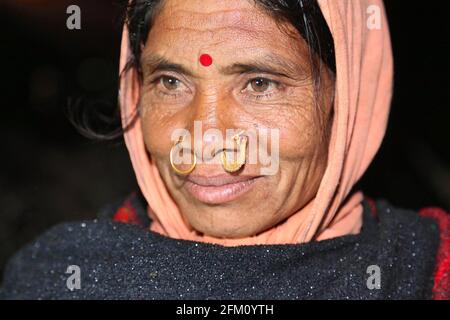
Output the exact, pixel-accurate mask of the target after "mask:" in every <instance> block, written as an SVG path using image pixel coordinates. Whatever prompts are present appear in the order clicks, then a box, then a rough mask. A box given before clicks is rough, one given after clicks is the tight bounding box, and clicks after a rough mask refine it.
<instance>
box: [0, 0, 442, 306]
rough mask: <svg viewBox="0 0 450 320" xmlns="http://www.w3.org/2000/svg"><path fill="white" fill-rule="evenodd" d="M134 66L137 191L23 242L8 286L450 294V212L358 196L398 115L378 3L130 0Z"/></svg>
mask: <svg viewBox="0 0 450 320" xmlns="http://www.w3.org/2000/svg"><path fill="white" fill-rule="evenodd" d="M120 70H121V83H120V92H119V98H120V107H121V115H122V123H123V128H124V130H123V131H124V136H125V141H126V145H127V148H128V150H129V152H130V157H131V161H132V164H133V167H134V170H135V173H136V176H137V180H138V183H139V186H140V189H141V190H140V191H141V192H140V193H139V194H135V195H132V196H131V197H130V198H128V199H126V200H125V201H124V202H121V203H119V204H116V205H112V206H109V207H107V208H106V209H105V210H104V211H103V212H102V214H101V216H102V219H100V220H95V221H86V222H82V223H79V224H64V225H61V226H57V227H55V228H53V229H51V230H50V231H48V232H47V233H46V234H44V235H43V236H42V237H40V238H39V239H37V240H36V241H35V242H34V243H33V244H30V245H29V246H28V247H26V248H24V249H23V250H22V251H20V252H19V253H18V254H17V255H16V256H15V257H14V258H13V259H12V260H11V262H10V263H9V265H8V267H7V270H6V273H5V280H4V284H3V289H2V295H3V297H5V298H13V299H14V298H44V299H45V298H84V299H86V298H87V299H89V298H112V299H173V298H175V299H177V298H188V299H191V298H194V299H223V298H237V299H258V298H262V299H305V298H312V299H321V298H323V299H409V298H418V299H428V298H438V299H442V298H443V299H446V298H448V297H449V275H448V271H449V270H448V268H449V267H448V266H449V261H450V256H449V253H448V252H449V250H448V246H449V240H448V230H449V219H448V216H447V215H446V213H445V212H443V211H442V210H438V209H429V210H424V211H422V212H421V213H420V214H416V213H414V212H409V211H408V210H403V209H397V208H394V207H392V206H391V205H389V204H388V203H386V202H383V201H377V202H374V201H371V200H369V199H366V198H364V197H363V195H362V193H361V192H359V191H354V190H353V186H354V184H355V183H356V182H357V181H358V179H359V178H360V177H361V176H362V175H363V174H364V172H365V170H366V169H367V167H368V165H369V164H370V162H371V160H372V158H373V157H374V155H375V153H376V152H377V150H378V148H379V145H380V143H381V141H382V139H383V135H384V132H385V128H386V123H387V117H388V113H389V104H390V98H391V87H392V73H393V71H392V55H391V46H390V39H389V32H388V27H387V22H386V20H385V16H384V11H383V6H382V2H381V1H379V0H371V1H369V0H367V1H366V0H353V1H334V0H318V1H315V0H303V1H302V0H300V1H276V0H254V1H253V0H235V1H182V0H159V1H158V0H154V1H131V2H130V4H129V7H128V11H127V23H126V25H125V28H124V32H123V38H122V50H121V63H120ZM264 155H266V156H267V157H264ZM74 270H75V271H74ZM66 271H67V273H66ZM74 277H75V278H74ZM76 277H78V278H76Z"/></svg>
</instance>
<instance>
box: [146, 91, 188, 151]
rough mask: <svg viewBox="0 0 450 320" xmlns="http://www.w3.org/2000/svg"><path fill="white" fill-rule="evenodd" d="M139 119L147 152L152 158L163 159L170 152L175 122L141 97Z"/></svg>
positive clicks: (162, 109) (160, 109) (175, 126)
mask: <svg viewBox="0 0 450 320" xmlns="http://www.w3.org/2000/svg"><path fill="white" fill-rule="evenodd" d="M140 105H141V107H140V113H139V117H140V119H141V125H142V134H143V137H144V143H145V146H146V148H147V151H148V152H149V153H150V155H151V156H152V157H153V158H165V157H167V155H168V154H169V152H170V147H171V143H172V142H171V140H170V138H171V134H172V132H173V130H175V129H176V128H180V126H179V125H178V126H177V124H178V123H177V121H176V119H174V118H173V117H170V116H169V115H168V114H167V112H165V111H164V108H160V107H159V106H154V105H153V106H152V105H151V104H149V103H148V101H146V97H145V95H143V96H142V99H141V103H140Z"/></svg>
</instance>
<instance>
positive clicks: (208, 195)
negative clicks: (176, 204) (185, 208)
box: [185, 174, 262, 204]
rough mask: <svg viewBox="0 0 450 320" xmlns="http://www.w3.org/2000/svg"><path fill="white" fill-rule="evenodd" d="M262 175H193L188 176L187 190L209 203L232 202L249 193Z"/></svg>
mask: <svg viewBox="0 0 450 320" xmlns="http://www.w3.org/2000/svg"><path fill="white" fill-rule="evenodd" d="M261 179H262V177H261V176H241V175H240V176H232V175H228V174H221V175H217V176H202V175H191V176H188V177H187V178H186V183H185V187H186V189H187V191H188V192H189V193H190V194H191V195H192V196H194V197H195V198H196V199H197V200H199V201H201V202H204V203H208V204H221V203H226V202H230V201H232V200H235V199H237V198H239V197H240V196H242V195H243V194H245V193H247V192H248V191H249V190H250V189H252V188H253V187H254V185H255V184H256V182H258V181H259V180H261Z"/></svg>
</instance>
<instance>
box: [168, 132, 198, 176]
mask: <svg viewBox="0 0 450 320" xmlns="http://www.w3.org/2000/svg"><path fill="white" fill-rule="evenodd" d="M183 140H184V136H182V137H179V138H178V141H176V142H175V143H174V145H173V147H172V148H171V149H170V154H169V158H170V165H171V166H172V169H173V170H174V171H175V172H176V173H178V174H182V175H187V174H189V173H191V172H192V170H194V168H195V166H196V165H197V156H196V155H195V152H193V155H194V163H193V164H192V165H191V166H190V168H189V169H187V170H180V169H178V168H177V167H176V166H175V164H174V163H173V151H174V148H175V147H176V146H177V145H178V144H180V143H181V142H183Z"/></svg>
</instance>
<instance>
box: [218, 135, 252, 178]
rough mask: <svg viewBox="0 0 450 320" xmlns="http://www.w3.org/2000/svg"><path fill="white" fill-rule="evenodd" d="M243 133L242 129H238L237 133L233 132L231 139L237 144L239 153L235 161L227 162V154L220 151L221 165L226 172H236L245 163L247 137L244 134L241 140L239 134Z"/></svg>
mask: <svg viewBox="0 0 450 320" xmlns="http://www.w3.org/2000/svg"><path fill="white" fill-rule="evenodd" d="M242 133H244V131H243V130H241V131H239V132H238V133H237V134H235V135H234V136H233V137H232V139H233V140H234V141H236V144H237V145H238V149H239V154H238V156H237V159H236V161H232V162H228V160H227V154H226V152H225V151H223V152H222V158H221V161H222V166H223V168H224V169H225V171H227V172H236V171H238V170H239V169H240V168H241V167H242V166H243V165H244V163H245V158H246V150H247V137H245V136H244V138H245V139H244V142H242V141H241V135H242Z"/></svg>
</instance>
